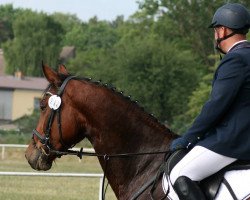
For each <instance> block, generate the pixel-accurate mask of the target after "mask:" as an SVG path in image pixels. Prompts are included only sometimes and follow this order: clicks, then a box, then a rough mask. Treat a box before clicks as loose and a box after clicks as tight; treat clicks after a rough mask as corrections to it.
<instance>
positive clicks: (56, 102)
mask: <svg viewBox="0 0 250 200" xmlns="http://www.w3.org/2000/svg"><path fill="white" fill-rule="evenodd" d="M61 102H62V100H61V98H60V97H59V96H57V95H52V96H51V97H50V98H49V107H50V108H51V109H53V110H57V109H58V108H59V107H60V105H61Z"/></svg>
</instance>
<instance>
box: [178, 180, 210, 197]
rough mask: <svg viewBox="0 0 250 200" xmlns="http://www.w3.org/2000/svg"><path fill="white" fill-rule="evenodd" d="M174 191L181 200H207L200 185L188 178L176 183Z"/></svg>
mask: <svg viewBox="0 0 250 200" xmlns="http://www.w3.org/2000/svg"><path fill="white" fill-rule="evenodd" d="M174 190H175V192H176V193H177V195H178V197H179V199H180V200H206V198H205V195H204V194H203V192H202V191H201V189H200V187H199V186H198V184H197V183H196V182H194V181H192V180H191V179H190V178H188V177H186V176H180V177H179V178H178V179H177V180H176V181H175V183H174Z"/></svg>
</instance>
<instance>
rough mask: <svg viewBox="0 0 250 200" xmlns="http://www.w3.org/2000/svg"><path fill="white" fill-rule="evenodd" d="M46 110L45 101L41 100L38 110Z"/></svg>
mask: <svg viewBox="0 0 250 200" xmlns="http://www.w3.org/2000/svg"><path fill="white" fill-rule="evenodd" d="M45 108H46V100H45V99H42V100H41V101H40V109H41V110H44V109H45Z"/></svg>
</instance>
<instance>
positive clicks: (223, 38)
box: [215, 31, 237, 54]
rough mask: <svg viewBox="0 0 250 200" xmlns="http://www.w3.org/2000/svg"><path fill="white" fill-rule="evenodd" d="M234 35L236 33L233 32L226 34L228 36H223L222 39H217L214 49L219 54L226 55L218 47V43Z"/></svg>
mask: <svg viewBox="0 0 250 200" xmlns="http://www.w3.org/2000/svg"><path fill="white" fill-rule="evenodd" d="M236 33H237V32H236V31H233V32H232V33H230V34H228V35H226V36H224V37H222V38H218V39H217V40H216V46H215V49H216V50H218V51H219V52H220V53H223V54H226V52H224V51H223V50H222V49H221V48H220V46H219V45H220V43H221V42H222V41H223V40H226V39H228V38H230V37H232V36H233V35H235V34H236Z"/></svg>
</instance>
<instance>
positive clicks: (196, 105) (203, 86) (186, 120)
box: [172, 56, 219, 134]
mask: <svg viewBox="0 0 250 200" xmlns="http://www.w3.org/2000/svg"><path fill="white" fill-rule="evenodd" d="M209 58H210V59H213V60H217V62H215V63H216V64H215V65H214V66H212V67H210V68H209V73H207V74H206V75H204V76H203V77H202V80H201V81H200V83H199V85H198V87H197V88H196V89H195V90H194V91H193V92H192V94H191V95H190V96H189V100H188V104H187V110H186V111H185V112H184V113H181V114H180V115H177V116H175V118H174V123H173V124H172V128H173V129H175V131H177V132H178V133H180V134H183V133H184V132H185V131H186V130H187V129H188V128H189V127H190V126H191V124H192V122H193V121H194V119H195V118H196V117H197V116H198V114H199V113H200V111H201V109H202V106H203V105H204V103H205V102H206V101H207V100H208V98H209V95H210V92H211V83H212V80H213V74H214V72H215V70H216V67H217V64H218V61H219V59H218V56H210V57H209Z"/></svg>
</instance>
